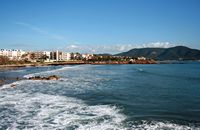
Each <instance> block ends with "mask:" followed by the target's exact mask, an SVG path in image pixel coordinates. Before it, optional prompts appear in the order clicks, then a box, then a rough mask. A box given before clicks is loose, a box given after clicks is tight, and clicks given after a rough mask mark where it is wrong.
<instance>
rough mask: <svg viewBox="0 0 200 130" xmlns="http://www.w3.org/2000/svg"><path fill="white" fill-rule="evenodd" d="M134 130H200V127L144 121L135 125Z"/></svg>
mask: <svg viewBox="0 0 200 130" xmlns="http://www.w3.org/2000/svg"><path fill="white" fill-rule="evenodd" d="M132 129H134V130H143V129H144V130H200V128H199V127H195V126H187V125H179V124H175V123H170V122H158V121H151V122H147V121H143V123H142V124H139V125H133V126H132Z"/></svg>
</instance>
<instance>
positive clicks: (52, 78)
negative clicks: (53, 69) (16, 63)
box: [28, 75, 59, 80]
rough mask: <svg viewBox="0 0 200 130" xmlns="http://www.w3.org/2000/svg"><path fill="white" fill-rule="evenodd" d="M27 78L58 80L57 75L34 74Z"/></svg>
mask: <svg viewBox="0 0 200 130" xmlns="http://www.w3.org/2000/svg"><path fill="white" fill-rule="evenodd" d="M28 79H29V80H58V79H59V76H57V75H51V76H48V77H41V76H35V77H29V78H28Z"/></svg>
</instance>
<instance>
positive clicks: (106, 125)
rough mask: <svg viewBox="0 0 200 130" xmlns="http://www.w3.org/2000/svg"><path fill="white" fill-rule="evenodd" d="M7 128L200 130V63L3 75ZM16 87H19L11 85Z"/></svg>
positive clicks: (0, 115) (1, 111)
mask: <svg viewBox="0 0 200 130" xmlns="http://www.w3.org/2000/svg"><path fill="white" fill-rule="evenodd" d="M50 75H58V76H59V77H60V79H59V80H56V81H45V80H43V81H40V80H25V79H23V80H19V81H16V80H13V81H12V82H9V83H6V84H4V85H2V86H0V129H1V130H21V129H27V130H29V129H30V130H200V62H188V63H183V64H177V63H175V64H152V65H151V64H145V65H139V64H129V65H65V66H46V67H25V68H20V69H17V70H7V71H1V72H0V78H1V79H5V78H8V77H21V78H22V77H23V78H28V77H32V76H50ZM11 84H15V85H16V87H11Z"/></svg>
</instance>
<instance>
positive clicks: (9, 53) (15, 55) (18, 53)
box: [0, 49, 25, 60]
mask: <svg viewBox="0 0 200 130" xmlns="http://www.w3.org/2000/svg"><path fill="white" fill-rule="evenodd" d="M23 54H25V51H22V50H16V49H9V50H7V49H1V50H0V56H6V57H8V58H9V59H10V60H20V59H21V57H22V55H23Z"/></svg>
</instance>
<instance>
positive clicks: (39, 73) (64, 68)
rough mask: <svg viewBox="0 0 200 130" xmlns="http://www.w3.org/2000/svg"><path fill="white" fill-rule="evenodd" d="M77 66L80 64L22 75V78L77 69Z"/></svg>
mask: <svg viewBox="0 0 200 130" xmlns="http://www.w3.org/2000/svg"><path fill="white" fill-rule="evenodd" d="M78 67H80V66H78V65H76V66H64V67H62V68H59V69H54V70H49V71H43V72H38V73H33V74H28V75H24V78H29V77H33V76H37V75H47V74H55V73H59V72H62V71H65V70H69V69H77V68H78Z"/></svg>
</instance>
